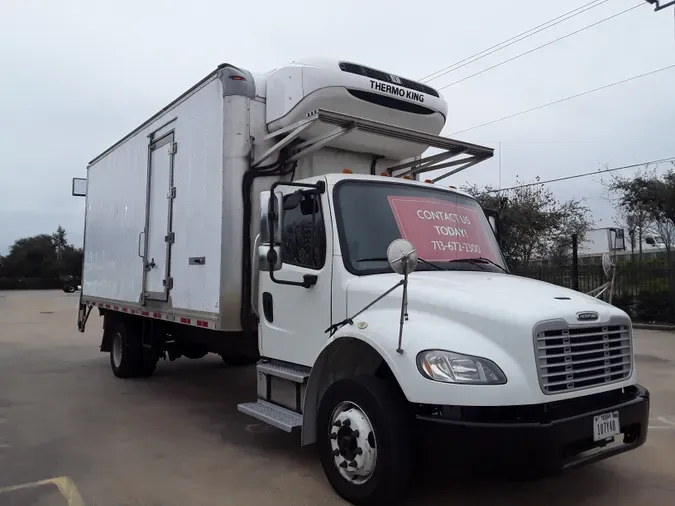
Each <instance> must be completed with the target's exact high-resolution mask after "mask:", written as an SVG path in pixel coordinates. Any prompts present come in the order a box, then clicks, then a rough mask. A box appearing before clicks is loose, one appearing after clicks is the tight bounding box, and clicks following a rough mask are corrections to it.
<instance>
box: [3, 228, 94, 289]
mask: <svg viewBox="0 0 675 506" xmlns="http://www.w3.org/2000/svg"><path fill="white" fill-rule="evenodd" d="M83 258H84V253H83V251H82V248H76V247H75V246H73V245H72V244H69V243H68V240H67V233H66V230H65V229H64V228H63V227H62V226H60V225H59V227H58V228H57V229H56V232H54V233H53V234H40V235H36V236H33V237H25V238H23V239H17V240H16V241H15V242H14V244H12V245H11V246H10V248H9V253H8V255H7V256H1V255H0V289H13V288H60V287H61V286H62V284H63V281H64V280H65V279H66V278H67V277H69V276H74V277H75V278H79V277H80V276H81V273H82V261H83Z"/></svg>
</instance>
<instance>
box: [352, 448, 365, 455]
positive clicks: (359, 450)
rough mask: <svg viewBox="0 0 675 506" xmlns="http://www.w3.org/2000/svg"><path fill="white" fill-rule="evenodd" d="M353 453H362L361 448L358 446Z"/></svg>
mask: <svg viewBox="0 0 675 506" xmlns="http://www.w3.org/2000/svg"><path fill="white" fill-rule="evenodd" d="M354 453H356V454H357V455H363V449H362V448H361V447H360V446H359V447H358V448H357V449H356V450H355V451H354Z"/></svg>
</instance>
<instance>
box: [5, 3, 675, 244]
mask: <svg viewBox="0 0 675 506" xmlns="http://www.w3.org/2000/svg"><path fill="white" fill-rule="evenodd" d="M585 3H587V0H561V1H556V2H542V1H541V0H513V1H511V2H505V1H503V0H482V1H476V2H458V1H447V0H427V1H426V2H421V3H420V2H411V1H409V0H408V1H400V2H396V1H393V0H388V1H387V2H367V1H365V0H358V1H353V0H343V1H341V2H333V3H330V8H329V7H328V4H327V5H326V7H323V6H320V5H321V3H320V2H315V1H299V0H285V1H283V2H278V1H274V2H273V1H269V0H259V1H258V2H256V3H255V4H252V3H248V2H226V1H225V2H223V1H216V0H211V1H209V0H190V1H189V2H185V1H183V2H177V1H171V0H162V1H159V0H142V1H139V0H136V1H129V0H118V1H116V2H105V3H104V2H91V1H89V2H85V1H83V0H59V1H57V2H52V1H48V0H42V1H37V0H0V69H1V70H0V188H1V189H0V254H3V253H6V252H7V248H8V247H9V245H10V244H11V243H12V242H13V241H14V240H15V239H17V238H19V237H25V236H29V235H34V234H39V233H50V232H52V231H54V230H55V229H56V227H57V225H59V224H61V225H63V226H64V227H65V228H66V230H67V231H68V237H69V239H70V240H71V241H72V242H74V243H75V244H78V245H80V244H81V240H82V227H83V214H84V213H83V211H84V199H82V198H75V197H71V196H70V184H71V178H72V177H84V176H85V175H86V172H85V167H86V164H87V162H88V161H89V160H90V159H91V158H93V157H94V156H95V155H97V154H98V153H99V152H101V151H102V150H103V149H105V148H106V147H108V146H109V145H110V144H112V143H113V142H115V141H116V140H118V139H119V138H120V137H122V136H123V135H124V134H126V133H127V132H128V131H130V130H131V129H133V128H134V127H135V126H137V125H138V124H139V123H141V122H142V121H144V120H145V119H147V118H148V117H149V116H150V115H152V114H153V113H155V112H156V111H157V110H158V109H160V108H161V107H162V106H164V105H166V104H167V103H168V102H170V101H171V100H172V99H173V98H175V97H176V96H177V95H179V94H180V93H181V92H183V91H184V90H185V89H187V88H188V87H190V86H191V85H192V84H194V83H195V82H196V81H197V80H199V79H200V78H201V77H203V76H204V75H206V74H207V73H208V72H210V71H211V70H212V69H213V68H215V67H216V65H218V64H219V63H222V62H229V63H232V64H235V65H238V66H241V67H244V68H247V69H250V70H253V71H266V70H270V69H272V68H275V67H277V66H280V65H283V64H284V63H285V62H288V61H291V60H294V59H298V58H302V57H305V56H325V57H334V58H340V59H343V58H344V59H351V60H353V61H358V62H361V63H364V64H367V65H370V66H374V67H377V68H381V69H384V70H388V71H391V72H392V73H397V74H399V75H403V76H407V77H410V78H413V79H417V78H421V77H423V76H425V75H427V74H430V73H432V72H434V71H436V70H438V69H440V68H442V67H445V66H447V65H450V64H452V63H454V62H456V61H457V60H461V59H463V58H465V57H467V56H469V55H471V54H474V53H476V52H478V51H480V50H482V49H484V48H486V47H489V46H491V45H493V44H496V43H498V42H500V41H502V40H504V39H507V38H509V37H511V36H513V35H516V34H517V33H520V32H522V31H524V30H527V29H528V28H530V27H532V26H535V25H537V24H539V23H542V22H545V21H547V20H549V19H551V18H554V17H556V16H559V15H561V14H563V13H565V12H567V11H569V10H571V9H574V8H576V7H579V6H581V5H583V4H585ZM637 3H639V2H638V1H637V0H609V1H608V2H606V3H605V4H604V5H602V6H600V7H598V8H596V9H593V10H591V11H589V12H586V13H584V14H582V15H580V16H578V17H576V18H573V19H572V20H570V21H567V22H565V23H562V24H560V25H558V26H556V27H554V28H553V29H551V30H547V31H545V32H543V33H540V34H538V35H536V36H534V37H531V38H529V39H526V40H525V41H523V42H521V43H519V44H517V45H515V46H512V47H510V48H508V49H506V50H504V51H501V52H498V53H496V54H495V55H492V56H490V57H488V58H485V59H484V60H482V61H481V62H478V63H476V64H474V65H472V66H468V67H465V68H464V69H461V70H459V71H457V72H453V73H451V74H449V75H448V76H445V77H443V78H440V79H438V80H434V81H432V82H431V83H430V84H433V85H434V86H439V87H440V86H443V85H445V84H448V83H451V82H453V81H456V80H457V79H460V78H462V77H464V76H466V75H469V74H472V73H474V72H476V71H478V70H481V69H482V68H484V67H487V66H489V65H492V64H494V63H497V62H499V61H501V60H504V59H506V58H509V57H511V56H513V55H515V54H517V53H520V52H522V51H525V50H527V49H531V48H532V47H535V46H537V45H540V44H542V43H545V42H547V41H549V40H552V39H554V38H557V37H559V36H561V35H564V34H565V33H568V32H571V31H573V30H576V29H578V28H581V27H582V26H584V25H587V24H589V23H592V22H594V21H597V20H599V19H602V18H604V17H607V16H610V15H612V14H615V13H617V12H619V11H621V10H623V9H626V8H628V7H631V6H633V5H636V4H637ZM643 3H645V6H643V7H640V8H638V9H635V10H633V11H631V12H629V13H627V14H625V15H622V16H619V17H617V18H616V19H613V20H610V21H608V22H606V23H603V24H602V25H600V26H597V27H594V28H591V29H589V30H586V31H584V32H582V33H580V34H578V35H574V36H573V37H570V38H568V39H566V40H563V41H561V42H558V43H556V44H553V45H551V46H549V47H547V48H545V49H542V50H540V51H536V52H534V53H532V54H530V55H527V56H524V57H522V58H520V59H518V60H516V61H514V62H512V63H509V64H506V65H504V66H502V67H499V68H497V69H495V70H493V71H490V72H486V73H484V74H482V75H480V76H477V77H474V78H472V79H469V80H466V81H464V82H462V83H460V84H457V85H454V86H450V87H448V88H445V89H444V90H443V91H442V93H444V95H445V98H446V100H447V101H448V102H449V116H448V123H447V126H446V129H445V130H444V134H448V135H449V134H452V133H453V132H456V131H458V130H463V129H465V128H469V127H471V126H473V125H477V124H480V123H484V122H486V121H490V120H492V119H495V118H499V117H502V116H505V115H509V114H512V113H515V112H518V111H521V110H525V109H529V108H531V107H535V106H537V105H540V104H544V103H547V102H551V101H554V100H557V99H559V98H562V97H566V96H569V95H573V94H576V93H580V92H583V91H586V90H589V89H592V88H596V87H599V86H602V85H605V84H609V83H611V82H614V81H618V80H621V79H625V78H628V77H631V76H634V75H637V74H641V73H645V72H649V71H651V70H654V69H657V68H660V67H663V66H666V65H669V64H672V63H675V34H674V28H675V26H674V17H673V9H672V8H670V9H667V10H664V11H660V12H654V11H653V10H652V8H651V7H650V6H648V5H646V2H643ZM674 90H675V69H672V70H668V71H665V72H662V73H659V74H656V75H654V76H650V77H647V78H644V79H639V80H636V81H633V82H630V83H628V84H624V85H621V86H617V87H614V88H611V89H609V90H606V91H603V92H600V93H597V94H592V95H589V96H586V97H582V98H579V99H576V100H572V101H568V102H565V103H563V104H559V105H556V106H552V107H549V108H546V109H543V110H541V111H537V112H533V113H530V114H525V115H522V116H519V117H517V118H514V119H511V120H507V121H503V122H499V123H496V124H494V125H491V126H488V127H484V128H479V129H476V130H472V131H470V132H467V133H465V134H461V135H460V136H458V137H459V138H460V139H462V140H466V141H470V142H476V143H481V144H486V145H489V146H491V147H494V148H498V147H499V146H500V145H501V165H502V171H501V172H502V176H501V184H502V186H509V185H512V184H514V183H516V177H519V178H520V179H521V180H530V179H532V178H534V177H535V176H537V175H539V176H541V177H542V178H544V179H549V178H554V177H559V176H564V175H568V174H573V173H579V172H586V171H592V170H596V169H598V168H601V167H602V166H603V165H604V164H609V165H610V166H618V165H626V164H631V163H637V162H641V161H644V160H651V159H657V158H663V157H668V156H675V142H674V141H673V134H674V132H675V91H674ZM499 159H500V157H499V154H497V155H496V156H495V158H493V159H492V160H490V161H488V162H485V163H483V164H480V165H478V166H475V167H473V168H471V169H469V170H468V171H466V172H464V173H462V174H461V175H458V176H457V177H455V178H453V179H450V180H448V184H456V185H460V184H464V183H465V182H476V183H479V184H492V185H495V186H496V185H498V184H499ZM629 173H630V172H628V171H627V172H626V174H629ZM598 181H599V178H597V177H596V178H585V179H577V180H573V181H570V182H565V183H558V184H555V185H553V186H552V189H553V190H554V191H555V193H556V195H557V196H558V197H559V198H561V199H566V198H571V197H576V198H580V197H585V198H587V201H588V205H589V206H590V207H591V208H592V209H593V211H594V218H595V221H596V224H598V225H600V226H602V225H611V224H613V221H614V219H613V212H612V210H611V207H610V206H609V205H608V203H607V202H606V200H605V199H604V198H603V190H602V187H601V185H600V184H599V182H598Z"/></svg>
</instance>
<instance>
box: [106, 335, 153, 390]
mask: <svg viewBox="0 0 675 506" xmlns="http://www.w3.org/2000/svg"><path fill="white" fill-rule="evenodd" d="M133 328H134V326H130V325H125V323H124V322H118V323H116V324H115V326H114V327H113V329H112V332H111V333H112V337H111V338H110V367H111V369H112V371H113V374H114V375H115V376H117V377H118V378H135V377H142V376H151V375H152V374H153V373H154V372H155V368H156V367H157V354H156V353H155V352H154V351H153V350H148V349H144V348H143V346H142V344H141V337H140V335H138V334H134V333H132V332H130V330H131V329H133Z"/></svg>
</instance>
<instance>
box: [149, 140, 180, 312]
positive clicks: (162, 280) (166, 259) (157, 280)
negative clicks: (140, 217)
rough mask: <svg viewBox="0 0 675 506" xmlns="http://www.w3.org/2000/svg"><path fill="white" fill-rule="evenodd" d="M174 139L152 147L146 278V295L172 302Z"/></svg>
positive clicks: (159, 141)
mask: <svg viewBox="0 0 675 506" xmlns="http://www.w3.org/2000/svg"><path fill="white" fill-rule="evenodd" d="M173 137H174V136H173V133H170V134H168V135H166V136H164V137H162V138H160V139H158V140H157V141H155V142H153V143H152V144H150V156H149V159H148V163H149V167H148V202H147V217H146V230H147V234H146V236H147V238H146V250H145V279H144V295H145V298H146V299H150V300H160V301H166V300H168V295H169V290H170V289H171V277H170V275H171V272H170V262H171V243H172V242H173V239H172V238H173V235H172V233H171V214H172V207H173V198H174V191H173V158H174V152H175V148H174V146H175V144H174V139H173Z"/></svg>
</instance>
